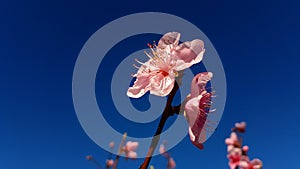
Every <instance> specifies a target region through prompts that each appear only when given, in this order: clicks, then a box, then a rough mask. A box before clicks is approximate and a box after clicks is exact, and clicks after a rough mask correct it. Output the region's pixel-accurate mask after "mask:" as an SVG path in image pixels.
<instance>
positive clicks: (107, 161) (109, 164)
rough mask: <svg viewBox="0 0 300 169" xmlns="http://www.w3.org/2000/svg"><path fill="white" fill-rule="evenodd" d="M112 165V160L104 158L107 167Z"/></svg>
mask: <svg viewBox="0 0 300 169" xmlns="http://www.w3.org/2000/svg"><path fill="white" fill-rule="evenodd" d="M113 165H114V160H112V159H110V160H106V166H107V167H112V166H113Z"/></svg>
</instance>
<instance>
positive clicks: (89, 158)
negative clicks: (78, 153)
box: [85, 155, 93, 161]
mask: <svg viewBox="0 0 300 169" xmlns="http://www.w3.org/2000/svg"><path fill="white" fill-rule="evenodd" d="M85 159H86V160H88V161H90V160H92V159H93V156H91V155H87V156H86V157H85Z"/></svg>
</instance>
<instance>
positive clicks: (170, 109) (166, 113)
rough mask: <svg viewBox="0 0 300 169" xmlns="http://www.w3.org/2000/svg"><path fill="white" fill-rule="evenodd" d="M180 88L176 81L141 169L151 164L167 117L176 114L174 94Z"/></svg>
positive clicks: (145, 168)
mask: <svg viewBox="0 0 300 169" xmlns="http://www.w3.org/2000/svg"><path fill="white" fill-rule="evenodd" d="M178 88H179V86H178V84H177V83H176V82H175V84H174V87H173V89H172V91H171V93H170V94H169V96H168V100H167V103H166V106H165V109H164V111H163V113H162V116H161V118H160V121H159V124H158V126H157V129H156V132H155V134H154V136H153V138H152V141H151V145H150V147H149V149H148V153H147V156H146V158H145V160H144V162H143V164H142V165H141V166H140V168H139V169H147V168H148V166H149V164H150V161H151V158H152V155H153V152H154V150H155V149H156V147H157V144H158V142H159V139H160V134H161V132H162V130H163V128H164V126H165V123H166V121H167V119H168V118H169V117H170V116H172V115H173V114H174V111H173V107H172V101H173V99H174V96H175V94H176V92H177V90H178Z"/></svg>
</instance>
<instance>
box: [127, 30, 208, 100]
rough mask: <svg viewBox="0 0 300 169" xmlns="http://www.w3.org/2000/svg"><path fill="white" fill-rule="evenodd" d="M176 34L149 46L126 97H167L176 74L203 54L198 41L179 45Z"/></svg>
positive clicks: (178, 35)
mask: <svg viewBox="0 0 300 169" xmlns="http://www.w3.org/2000/svg"><path fill="white" fill-rule="evenodd" d="M179 38H180V33H178V32H169V33H166V34H165V35H164V36H163V37H162V38H161V39H160V40H159V42H158V44H157V45H155V44H154V45H149V47H150V49H151V51H152V53H147V52H145V53H146V55H147V56H148V57H149V60H148V61H147V62H145V63H142V62H140V61H138V60H136V61H137V62H138V63H140V64H141V66H140V67H137V66H135V65H134V66H135V67H137V68H138V72H137V73H136V74H134V75H133V77H136V80H135V82H134V85H133V86H132V87H129V89H128V90H127V95H128V96H129V97H132V98H139V97H141V96H143V95H144V94H145V93H146V92H148V91H150V93H151V94H154V95H157V96H166V95H168V94H169V93H170V92H171V90H172V89H173V87H174V83H175V78H176V77H177V76H178V72H179V71H181V70H184V69H186V68H189V67H191V66H192V65H194V64H196V63H199V62H200V61H201V60H202V58H203V54H204V51H205V49H204V43H203V41H201V40H199V39H195V40H192V41H187V42H184V43H181V44H179Z"/></svg>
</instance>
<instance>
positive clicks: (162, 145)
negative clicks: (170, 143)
mask: <svg viewBox="0 0 300 169" xmlns="http://www.w3.org/2000/svg"><path fill="white" fill-rule="evenodd" d="M165 152H166V148H165V145H164V144H161V145H160V147H159V153H160V154H164V153H165Z"/></svg>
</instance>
